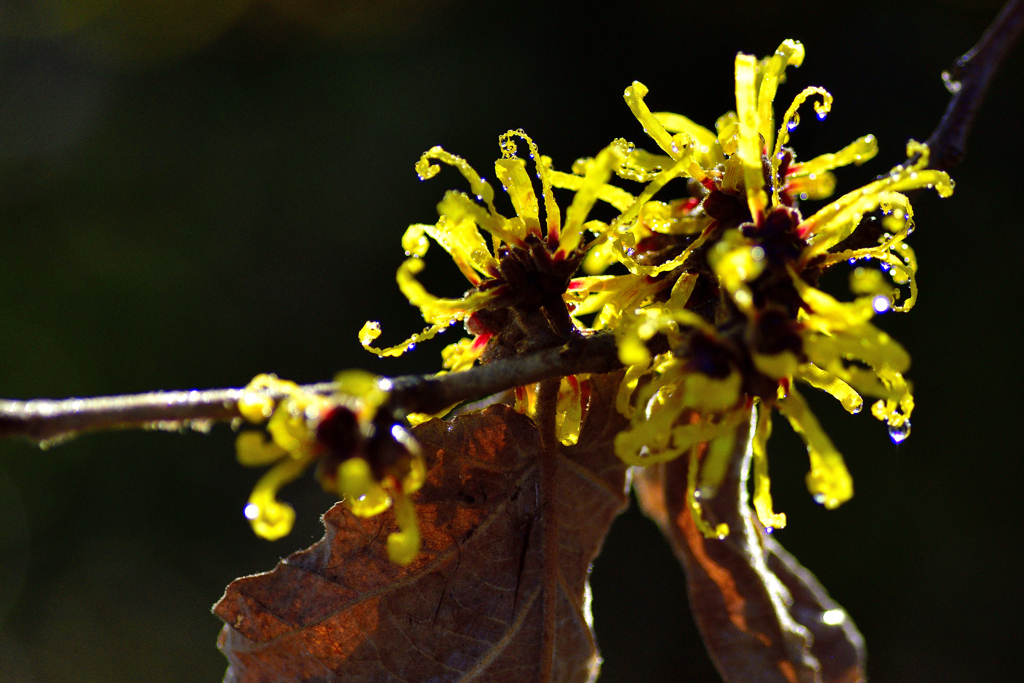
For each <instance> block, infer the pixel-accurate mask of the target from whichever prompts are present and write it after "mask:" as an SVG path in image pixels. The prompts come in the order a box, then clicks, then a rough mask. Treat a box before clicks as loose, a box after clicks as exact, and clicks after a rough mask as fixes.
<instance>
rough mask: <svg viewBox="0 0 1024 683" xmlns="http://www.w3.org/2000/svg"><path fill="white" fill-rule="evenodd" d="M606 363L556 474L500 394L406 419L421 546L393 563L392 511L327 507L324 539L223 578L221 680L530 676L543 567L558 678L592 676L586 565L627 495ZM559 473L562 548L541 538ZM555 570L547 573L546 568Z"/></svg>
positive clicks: (535, 667) (537, 655) (536, 660)
mask: <svg viewBox="0 0 1024 683" xmlns="http://www.w3.org/2000/svg"><path fill="white" fill-rule="evenodd" d="M616 386H617V380H616V379H615V378H614V377H596V378H594V382H593V395H592V398H591V407H590V411H589V414H588V416H587V420H586V424H585V425H584V430H583V433H582V434H581V437H580V442H579V444H578V445H576V446H574V447H571V448H562V449H561V453H560V455H559V460H558V468H557V474H556V476H555V481H554V482H545V481H542V479H541V477H540V476H539V467H538V465H537V458H538V454H539V453H540V450H541V442H540V437H539V435H538V432H537V429H536V427H535V426H534V424H533V422H532V421H531V420H529V419H528V418H526V417H524V416H522V415H520V414H518V413H516V412H514V411H513V410H511V409H510V408H508V407H506V406H504V405H495V406H491V407H489V408H487V409H485V410H483V411H481V412H478V413H470V414H467V415H463V416H459V417H457V418H455V419H454V420H452V421H450V422H442V421H439V420H435V421H432V422H429V423H427V424H424V425H421V426H420V427H418V428H417V429H416V430H415V433H416V437H417V438H418V439H419V441H420V443H421V445H422V446H423V449H424V454H425V457H426V462H427V466H428V469H429V472H428V479H427V482H426V484H425V485H424V487H423V488H422V489H421V490H420V491H419V492H418V493H417V494H416V495H415V496H414V498H415V503H416V511H417V514H418V515H419V520H420V525H421V527H422V532H423V550H422V552H421V554H420V555H419V557H418V558H417V559H416V560H415V561H414V562H413V564H411V565H410V566H408V567H398V566H396V565H394V564H392V563H390V562H389V561H388V556H387V551H386V548H385V539H386V538H387V534H388V533H389V532H391V531H393V530H394V529H395V528H396V525H395V520H394V515H393V514H391V513H390V512H388V513H385V514H382V515H379V516H377V517H373V518H369V519H361V518H358V517H355V516H354V515H352V514H351V513H350V512H349V511H348V510H347V509H346V508H345V507H344V506H342V505H335V506H334V507H333V508H331V509H330V510H329V511H328V512H327V513H326V514H325V515H324V524H325V526H326V530H327V531H326V535H325V537H324V538H323V539H322V540H321V541H319V542H318V543H316V544H315V545H313V546H312V547H310V548H309V549H307V550H304V551H301V552H298V553H295V554H294V555H291V556H290V557H288V558H286V559H285V560H283V561H282V562H281V563H280V564H279V565H278V566H277V568H276V569H274V570H273V571H271V572H268V573H266V574H260V575H256V576H251V577H246V578H242V579H239V580H237V581H235V582H233V583H232V584H231V585H230V586H228V588H227V591H226V593H225V595H224V597H223V598H222V599H221V600H220V601H219V602H218V603H217V605H216V606H215V607H214V612H215V613H216V614H217V616H219V617H220V618H221V619H223V620H224V622H225V624H226V625H225V627H224V629H223V630H222V632H221V637H220V640H219V644H220V647H221V649H222V650H223V652H224V653H225V655H227V657H228V660H229V662H230V667H229V669H228V674H227V676H226V678H225V680H228V681H239V682H256V681H283V680H287V681H322V682H328V681H396V682H397V681H409V682H412V681H470V680H479V681H498V682H500V681H510V682H511V681H515V682H517V683H519V682H523V681H537V680H539V679H540V669H541V662H542V661H543V659H544V657H543V656H542V652H541V648H542V643H543V642H544V641H545V638H544V629H545V626H544V619H543V608H542V605H543V604H544V597H545V596H544V592H545V585H549V584H546V583H545V581H544V576H545V569H547V570H548V571H549V572H550V571H551V569H552V568H554V569H556V570H557V574H556V575H554V576H557V587H556V590H557V600H556V602H555V605H556V609H555V619H554V621H553V623H554V629H555V633H554V637H553V638H549V639H548V641H547V642H549V643H553V646H554V652H553V653H552V654H553V661H554V671H553V677H552V678H553V680H555V681H566V682H569V681H587V680H591V679H593V678H594V677H595V676H596V672H597V666H598V663H599V658H598V656H597V648H596V644H595V642H594V636H593V632H592V631H591V628H590V624H589V608H588V605H587V602H588V591H589V589H588V586H587V574H588V572H589V568H590V563H591V561H592V560H593V558H594V557H595V556H596V555H597V553H598V551H599V550H600V547H601V544H602V542H603V540H604V537H605V535H606V534H607V531H608V528H609V526H610V524H611V522H612V520H613V519H614V518H615V516H616V515H618V514H619V513H620V512H621V511H622V510H623V509H625V506H626V504H627V499H626V495H625V467H624V466H623V465H622V464H621V462H620V461H619V460H618V459H617V458H616V457H615V455H614V452H613V450H612V445H611V444H612V437H613V435H614V434H615V433H616V432H617V431H618V429H620V428H621V426H622V419H621V417H619V416H618V414H617V413H616V412H615V410H614V391H615V387H616ZM549 485H552V486H554V492H555V497H556V499H557V501H558V506H557V515H556V516H557V524H558V537H559V539H560V544H559V552H558V553H557V557H554V558H552V557H545V556H544V555H543V552H542V548H543V534H544V522H545V520H543V519H542V518H541V513H540V511H541V508H540V502H541V499H542V495H543V491H542V487H544V486H549ZM549 576H552V575H551V574H549Z"/></svg>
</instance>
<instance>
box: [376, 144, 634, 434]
mask: <svg viewBox="0 0 1024 683" xmlns="http://www.w3.org/2000/svg"><path fill="white" fill-rule="evenodd" d="M517 138H518V139H521V140H522V141H523V142H525V143H526V145H527V147H528V149H529V156H530V159H531V160H532V161H533V165H534V167H535V171H536V175H537V177H538V178H539V180H540V196H539V198H538V194H537V188H536V187H535V184H534V181H533V180H532V179H531V177H530V174H529V172H528V171H527V161H526V160H525V159H521V158H519V157H518V156H517V151H518V149H517V145H516V139H517ZM499 144H500V147H501V151H502V156H501V158H500V159H498V160H497V161H496V162H495V165H494V171H495V175H496V177H497V178H498V180H499V182H500V183H501V185H502V187H503V189H504V190H505V192H507V193H508V196H509V199H510V200H511V204H512V207H513V209H514V211H515V216H514V217H511V218H509V217H506V216H503V215H502V214H500V213H499V212H498V210H497V209H496V208H495V205H494V189H493V187H492V186H491V184H490V183H488V182H487V181H486V180H485V179H484V178H482V177H481V176H480V174H479V173H477V172H476V170H474V169H473V168H472V167H471V166H470V165H469V163H467V162H466V161H465V160H464V159H462V158H460V157H457V156H455V155H453V154H449V153H448V152H446V151H445V150H443V149H442V148H440V147H434V148H433V149H430V150H428V151H427V152H425V153H424V154H423V156H422V157H421V158H420V160H419V162H418V163H417V164H416V171H417V173H418V174H419V177H420V178H421V179H424V180H425V179H428V178H432V177H434V176H435V175H437V173H438V172H439V171H440V166H438V165H437V164H432V163H431V161H432V160H437V161H440V162H443V163H445V164H448V165H450V166H453V167H454V168H456V169H457V170H458V171H459V172H460V173H461V174H462V176H463V177H464V178H465V179H466V181H468V183H469V187H470V193H469V194H467V193H464V192H458V191H454V190H452V191H449V192H447V193H446V194H445V195H444V199H442V201H441V202H440V204H438V207H437V208H438V214H439V216H440V217H439V219H438V221H437V223H435V224H434V225H419V224H417V225H412V226H410V227H409V228H408V230H406V232H405V235H404V237H403V238H402V245H403V247H404V248H405V251H406V254H407V255H408V256H409V258H408V259H407V260H406V261H405V263H403V264H402V265H401V267H400V268H399V270H398V275H397V280H398V286H399V288H400V289H401V290H402V293H403V294H405V296H406V298H408V299H409V302H410V303H411V304H413V305H414V306H416V307H418V308H419V309H420V311H421V313H422V314H423V318H424V320H426V322H428V323H430V324H431V326H430V327H428V328H427V329H425V330H424V331H423V332H421V333H419V334H416V335H414V336H412V337H410V338H409V339H407V340H406V341H405V342H403V343H401V344H398V345H397V346H393V347H390V348H385V349H376V348H373V347H372V346H371V344H372V342H373V341H374V340H375V339H376V338H377V337H378V336H379V335H380V325H379V324H378V323H377V322H374V321H370V322H367V323H366V325H364V326H363V329H362V330H361V331H360V333H359V339H360V342H361V343H362V345H363V346H364V348H366V349H367V350H369V351H371V352H373V353H375V354H377V355H379V356H397V355H400V354H402V353H404V352H405V351H407V350H409V349H411V348H413V347H414V346H415V345H416V343H418V342H420V341H423V340H425V339H429V338H431V337H433V336H435V335H436V334H437V333H438V332H441V331H443V330H444V329H445V328H447V327H448V326H449V325H452V324H454V323H456V322H459V321H462V322H464V323H465V326H466V329H467V331H469V332H470V333H471V334H473V335H475V336H474V338H472V339H468V338H467V339H462V340H460V341H459V342H457V343H455V344H451V345H449V346H448V347H446V348H445V349H444V351H443V352H442V356H443V368H444V369H445V370H446V371H453V372H457V371H461V370H465V369H468V368H469V367H471V366H472V365H473V364H474V363H475V362H477V361H478V360H482V361H484V362H488V361H491V360H496V359H499V358H505V357H509V356H514V355H517V354H520V353H524V352H527V351H530V350H534V349H538V348H545V347H550V346H558V345H561V344H564V343H566V342H567V341H569V339H570V338H571V337H572V336H573V335H574V334H576V331H577V327H578V324H577V321H576V320H575V319H574V318H573V317H572V316H571V315H570V308H571V307H572V306H574V305H575V304H574V302H573V301H568V302H567V301H566V299H565V293H566V290H567V289H569V288H570V287H571V286H572V285H571V284H570V278H571V277H572V276H573V274H574V273H575V272H576V271H577V269H578V268H579V264H580V262H581V260H582V258H583V255H584V253H585V251H586V245H584V237H585V236H586V231H587V230H589V229H593V228H594V227H595V224H596V223H597V222H595V221H587V218H588V215H589V213H590V210H591V208H592V207H593V206H594V204H595V202H596V201H597V200H598V199H605V200H608V199H610V198H612V199H615V198H618V199H621V198H622V196H624V195H625V193H624V192H622V191H621V190H618V189H617V188H614V187H612V186H610V185H608V184H607V181H608V179H609V177H610V176H611V174H612V171H613V169H615V168H618V167H620V166H621V165H622V163H623V161H624V159H625V155H626V149H625V143H624V142H623V141H615V142H613V143H612V144H611V145H609V146H608V147H607V148H605V149H604V150H603V151H602V152H601V153H600V154H598V156H597V158H596V159H594V160H592V161H591V163H589V164H588V165H587V168H586V169H585V171H584V172H583V173H582V174H581V175H574V174H568V173H561V172H558V171H555V170H554V169H553V168H552V165H551V160H550V159H549V158H547V157H543V156H541V155H540V152H539V151H538V149H537V145H536V144H535V143H534V142H533V140H532V139H531V138H530V137H529V136H528V135H526V134H525V133H524V132H523V131H521V130H515V131H508V132H507V133H505V134H504V135H502V136H501V137H500V138H499ZM553 187H560V188H566V189H572V190H575V194H574V196H573V200H572V202H571V204H570V205H569V207H568V209H567V210H566V212H565V220H564V222H563V220H562V218H563V217H562V214H561V210H560V208H559V206H558V204H557V203H556V202H555V198H554V194H553V192H552V188H553ZM631 201H632V200H631ZM488 237H489V238H490V239H489V240H488V239H486V238H488ZM431 239H432V240H434V241H435V242H437V244H439V245H440V246H441V247H442V248H443V249H444V250H445V251H447V252H448V254H449V255H450V256H451V257H452V259H453V260H454V262H455V264H456V266H457V267H458V268H459V270H460V271H461V272H462V273H463V275H465V277H466V279H467V280H468V281H469V283H470V285H472V289H471V290H470V291H469V292H467V293H466V294H465V295H464V296H462V297H460V298H458V299H444V298H439V297H436V296H434V295H432V294H430V293H429V292H427V291H426V289H425V288H424V287H423V286H422V285H421V284H420V283H419V282H418V281H417V280H416V277H415V276H416V275H417V274H418V273H419V272H421V271H422V270H423V267H424V262H423V257H424V256H425V255H426V253H427V250H428V248H429V245H430V240H431ZM570 298H571V297H570ZM533 391H534V389H533V388H531V387H521V388H520V390H519V391H518V393H517V397H518V400H517V407H518V408H519V409H520V410H521V411H522V412H525V413H527V414H532V396H533ZM585 394H586V378H585V377H572V378H566V379H565V380H563V386H562V391H561V392H560V399H559V405H560V406H562V410H561V411H560V413H559V419H558V420H557V424H558V433H559V437H560V438H561V440H562V441H563V442H564V443H568V444H571V443H575V440H576V438H577V436H578V434H579V424H580V420H581V419H582V418H581V416H582V411H583V407H582V404H581V402H582V401H583V399H584V397H585ZM424 417H425V416H419V415H415V416H412V419H413V420H414V421H418V420H421V419H424Z"/></svg>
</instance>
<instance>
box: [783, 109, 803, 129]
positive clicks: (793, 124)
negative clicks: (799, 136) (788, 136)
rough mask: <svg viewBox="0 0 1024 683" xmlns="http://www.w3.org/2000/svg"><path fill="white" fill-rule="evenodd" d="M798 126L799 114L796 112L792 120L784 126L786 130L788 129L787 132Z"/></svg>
mask: <svg viewBox="0 0 1024 683" xmlns="http://www.w3.org/2000/svg"><path fill="white" fill-rule="evenodd" d="M799 125H800V113H799V112H797V113H796V114H793V118H792V119H791V120H790V122H789V123H787V124H786V128H788V129H789V130H793V129H795V128H796V127H797V126H799Z"/></svg>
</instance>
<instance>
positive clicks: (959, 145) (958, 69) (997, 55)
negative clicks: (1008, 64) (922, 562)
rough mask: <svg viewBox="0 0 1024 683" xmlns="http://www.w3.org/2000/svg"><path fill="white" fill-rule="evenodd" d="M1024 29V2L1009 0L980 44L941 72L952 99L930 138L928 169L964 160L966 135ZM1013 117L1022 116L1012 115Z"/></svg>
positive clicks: (941, 169)
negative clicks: (997, 74) (1004, 61)
mask: <svg viewBox="0 0 1024 683" xmlns="http://www.w3.org/2000/svg"><path fill="white" fill-rule="evenodd" d="M1022 30H1024V0H1010V1H1009V2H1007V3H1006V5H1004V6H1003V9H1002V11H1000V12H999V15H998V16H997V17H996V18H995V20H994V21H993V22H992V24H991V25H990V26H989V27H988V29H987V30H986V31H985V34H984V35H982V37H981V40H979V41H978V44H977V45H975V46H974V47H973V48H971V49H970V51H968V52H967V53H966V54H964V55H963V56H962V57H960V58H959V59H957V60H956V62H954V64H953V66H952V67H951V68H950V69H949V71H944V72H943V73H942V80H943V82H945V84H946V88H947V89H948V90H949V91H950V92H951V93H953V98H952V99H951V100H950V101H949V105H948V106H947V107H946V112H945V113H944V114H943V115H942V120H941V121H940V122H939V125H938V126H937V127H936V128H935V131H934V132H933V133H932V134H931V137H929V138H928V148H929V149H930V150H931V155H930V158H929V161H928V167H929V168H934V169H937V170H940V171H947V170H949V169H951V168H953V167H954V166H956V165H957V164H958V163H960V160H961V159H963V156H964V152H965V150H966V147H967V136H968V135H970V132H971V128H972V127H973V126H974V117H975V115H977V113H978V110H979V109H980V108H981V104H982V102H983V101H984V100H985V94H986V92H987V91H988V86H989V83H991V82H992V77H993V76H995V74H996V71H998V69H999V65H1000V64H1002V63H1003V60H1004V59H1005V58H1006V56H1007V55H1008V54H1009V53H1010V50H1011V49H1012V48H1013V46H1014V44H1015V43H1016V42H1017V40H1018V39H1019V38H1020V35H1021V32H1022ZM1011 116H1020V112H1013V113H1012V114H1011Z"/></svg>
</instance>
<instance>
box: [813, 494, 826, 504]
mask: <svg viewBox="0 0 1024 683" xmlns="http://www.w3.org/2000/svg"><path fill="white" fill-rule="evenodd" d="M814 502H815V503H818V504H819V505H824V504H825V494H824V493H816V494H814Z"/></svg>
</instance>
